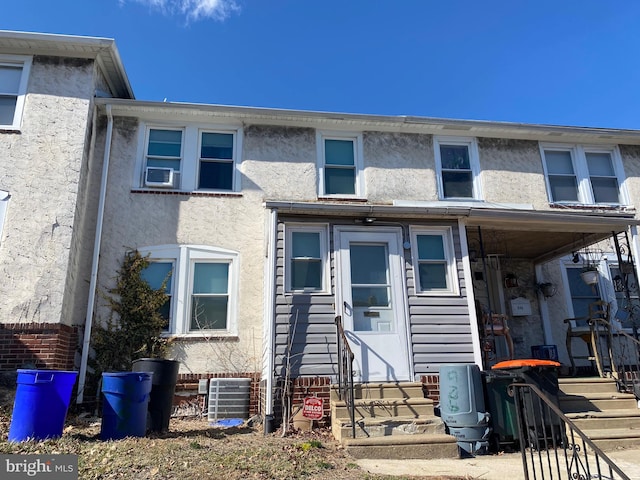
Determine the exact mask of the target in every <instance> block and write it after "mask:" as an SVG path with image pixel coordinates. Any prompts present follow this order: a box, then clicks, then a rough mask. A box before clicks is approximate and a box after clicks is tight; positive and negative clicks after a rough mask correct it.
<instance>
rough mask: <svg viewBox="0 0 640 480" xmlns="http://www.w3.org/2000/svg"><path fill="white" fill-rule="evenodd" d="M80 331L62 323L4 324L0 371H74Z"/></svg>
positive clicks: (0, 332)
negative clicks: (27, 368) (23, 369)
mask: <svg viewBox="0 0 640 480" xmlns="http://www.w3.org/2000/svg"><path fill="white" fill-rule="evenodd" d="M77 347H78V327H70V326H69V325H62V324H59V323H0V371H3V370H5V371H6V370H16V369H18V368H24V367H29V368H39V369H40V368H42V369H44V368H47V369H55V370H74V368H75V356H76V350H77Z"/></svg>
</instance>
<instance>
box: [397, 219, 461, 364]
mask: <svg viewBox="0 0 640 480" xmlns="http://www.w3.org/2000/svg"><path fill="white" fill-rule="evenodd" d="M438 226H451V227H452V228H451V230H452V232H453V245H454V250H455V256H456V265H457V269H458V279H459V280H458V281H459V282H460V283H459V287H460V295H459V296H442V297H432V296H424V295H416V289H415V278H414V275H413V266H412V259H411V256H410V255H409V254H408V252H405V254H406V257H405V262H406V267H407V268H406V273H407V297H408V302H409V318H410V323H411V325H410V330H411V345H412V348H413V368H414V371H415V374H416V376H419V375H420V374H426V373H433V372H437V371H438V369H439V368H440V365H441V364H448V363H473V341H472V337H471V324H470V320H469V305H468V302H467V286H466V285H465V279H464V271H463V268H462V260H461V259H462V251H461V247H460V232H459V230H458V225H457V224H446V223H439V224H438Z"/></svg>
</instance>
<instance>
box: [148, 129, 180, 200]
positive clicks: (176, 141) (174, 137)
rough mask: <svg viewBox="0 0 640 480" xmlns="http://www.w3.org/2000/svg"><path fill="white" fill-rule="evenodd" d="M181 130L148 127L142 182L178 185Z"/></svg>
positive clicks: (169, 185)
mask: <svg viewBox="0 0 640 480" xmlns="http://www.w3.org/2000/svg"><path fill="white" fill-rule="evenodd" d="M181 162H182V130H160V129H157V128H151V129H149V138H148V141H147V154H146V162H145V173H144V179H145V180H144V183H145V185H146V186H150V187H162V186H165V187H170V188H174V187H175V188H179V187H180V178H179V175H180V164H181Z"/></svg>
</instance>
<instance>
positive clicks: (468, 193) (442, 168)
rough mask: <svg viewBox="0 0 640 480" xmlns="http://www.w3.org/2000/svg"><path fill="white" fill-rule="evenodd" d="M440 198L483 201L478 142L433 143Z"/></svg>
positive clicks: (438, 140) (446, 139)
mask: <svg viewBox="0 0 640 480" xmlns="http://www.w3.org/2000/svg"><path fill="white" fill-rule="evenodd" d="M434 147H435V158H436V168H437V169H438V187H439V189H440V198H443V199H444V198H466V199H469V198H470V199H477V200H479V199H481V195H480V185H479V180H478V175H479V169H480V167H479V162H478V146H477V143H476V140H475V139H468V138H454V137H439V138H438V137H436V138H435V139H434Z"/></svg>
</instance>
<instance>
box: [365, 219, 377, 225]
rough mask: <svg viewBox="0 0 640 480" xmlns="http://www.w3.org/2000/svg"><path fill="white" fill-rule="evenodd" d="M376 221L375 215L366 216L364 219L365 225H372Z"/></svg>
mask: <svg viewBox="0 0 640 480" xmlns="http://www.w3.org/2000/svg"><path fill="white" fill-rule="evenodd" d="M375 221H376V218H375V217H364V219H363V220H362V223H364V224H365V225H371V224H372V223H373V222H375Z"/></svg>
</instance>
